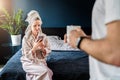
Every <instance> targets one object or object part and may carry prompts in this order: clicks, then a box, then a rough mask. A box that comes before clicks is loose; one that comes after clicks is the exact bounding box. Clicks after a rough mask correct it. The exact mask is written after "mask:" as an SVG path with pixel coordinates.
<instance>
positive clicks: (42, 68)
mask: <svg viewBox="0 0 120 80" xmlns="http://www.w3.org/2000/svg"><path fill="white" fill-rule="evenodd" d="M34 42H35V38H34V36H33V35H30V36H29V39H27V38H26V37H25V36H24V38H23V41H22V57H21V62H22V67H23V69H24V71H25V72H26V80H52V75H53V73H52V71H51V70H50V69H49V68H48V66H47V64H46V60H45V58H44V59H39V58H38V56H40V55H36V56H35V58H34V57H33V56H32V52H31V49H32V47H33V44H34ZM46 45H47V47H46V52H47V54H49V52H50V48H49V46H48V44H46Z"/></svg>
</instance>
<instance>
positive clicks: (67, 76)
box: [0, 38, 89, 80]
mask: <svg viewBox="0 0 120 80" xmlns="http://www.w3.org/2000/svg"><path fill="white" fill-rule="evenodd" d="M57 39H58V38H57ZM59 43H61V40H60V41H59ZM57 44H58V43H57ZM57 44H56V45H57ZM60 46H61V45H60ZM60 46H57V49H58V47H60ZM62 46H63V45H62ZM20 57H21V49H20V50H19V51H17V52H16V53H15V54H14V55H13V56H12V57H11V58H10V59H9V61H8V62H7V63H6V65H5V66H4V68H3V70H2V71H1V72H0V80H26V79H25V74H26V73H25V72H24V70H23V68H22V64H21V62H20ZM47 64H48V66H49V68H50V69H51V70H52V71H53V80H89V63H88V55H87V54H86V53H85V52H84V51H81V50H72V49H70V48H69V50H65V49H63V48H59V49H58V50H56V49H52V51H51V53H50V55H49V56H48V57H47Z"/></svg>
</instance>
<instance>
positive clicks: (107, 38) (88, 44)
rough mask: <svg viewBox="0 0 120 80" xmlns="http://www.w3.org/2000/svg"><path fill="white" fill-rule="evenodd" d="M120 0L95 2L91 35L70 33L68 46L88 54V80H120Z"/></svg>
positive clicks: (97, 0) (79, 31)
mask: <svg viewBox="0 0 120 80" xmlns="http://www.w3.org/2000/svg"><path fill="white" fill-rule="evenodd" d="M119 36H120V0H96V2H95V5H94V8H93V13H92V36H91V38H89V37H87V36H86V35H85V34H84V33H83V31H82V30H73V31H71V34H70V37H69V38H70V43H69V44H70V45H71V46H72V47H75V48H76V47H78V48H80V49H81V50H83V51H85V52H86V53H88V54H89V55H90V56H89V62H90V63H89V65H90V80H120V37H119Z"/></svg>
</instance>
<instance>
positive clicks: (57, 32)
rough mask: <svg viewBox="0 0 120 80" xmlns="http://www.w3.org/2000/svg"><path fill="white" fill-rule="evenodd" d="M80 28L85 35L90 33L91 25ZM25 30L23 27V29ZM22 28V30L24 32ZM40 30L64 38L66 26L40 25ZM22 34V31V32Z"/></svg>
mask: <svg viewBox="0 0 120 80" xmlns="http://www.w3.org/2000/svg"><path fill="white" fill-rule="evenodd" d="M82 29H83V30H84V31H85V33H86V34H87V35H91V27H82ZM24 30H25V29H24ZM24 30H23V32H24ZM42 31H43V33H45V34H47V35H57V36H59V37H61V39H63V38H64V34H65V33H66V27H61V28H60V27H59V28H58V27H56V28H55V27H49V28H48V27H42ZM23 35H24V33H23Z"/></svg>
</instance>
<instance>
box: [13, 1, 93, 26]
mask: <svg viewBox="0 0 120 80" xmlns="http://www.w3.org/2000/svg"><path fill="white" fill-rule="evenodd" d="M93 3H94V0H13V8H14V9H15V10H16V9H18V8H21V9H23V11H24V17H26V14H27V13H28V12H29V11H30V10H32V9H35V10H37V11H39V13H40V15H41V18H42V20H43V27H66V26H67V25H81V26H84V27H90V26H91V11H92V7H93Z"/></svg>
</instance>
